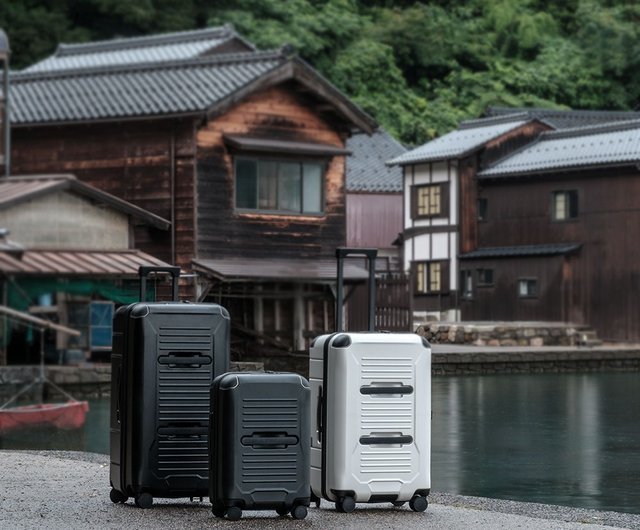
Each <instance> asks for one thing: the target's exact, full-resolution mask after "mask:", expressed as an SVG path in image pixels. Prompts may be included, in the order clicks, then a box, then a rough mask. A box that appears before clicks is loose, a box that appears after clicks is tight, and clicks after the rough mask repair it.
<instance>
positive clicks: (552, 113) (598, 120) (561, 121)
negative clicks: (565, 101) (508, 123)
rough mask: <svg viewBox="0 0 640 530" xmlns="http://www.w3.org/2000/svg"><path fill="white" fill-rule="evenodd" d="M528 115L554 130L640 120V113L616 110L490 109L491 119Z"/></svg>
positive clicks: (488, 113) (487, 113)
mask: <svg viewBox="0 0 640 530" xmlns="http://www.w3.org/2000/svg"><path fill="white" fill-rule="evenodd" d="M523 112H524V113H526V114H527V115H528V116H529V117H530V118H538V119H540V120H542V121H545V122H546V123H548V124H549V125H551V126H552V127H553V128H554V129H572V128H575V127H585V126H590V125H600V124H603V123H611V122H616V121H629V120H637V119H640V112H632V111H614V110H570V109H566V110H565V109H544V108H539V107H529V108H527V107H489V108H488V109H487V112H486V115H487V116H489V117H496V116H506V115H512V114H522V113H523Z"/></svg>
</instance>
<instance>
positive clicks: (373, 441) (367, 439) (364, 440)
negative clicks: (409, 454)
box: [360, 435, 413, 445]
mask: <svg viewBox="0 0 640 530" xmlns="http://www.w3.org/2000/svg"><path fill="white" fill-rule="evenodd" d="M412 442H413V436H409V435H405V436H361V437H360V444H361V445H397V444H401V445H402V444H410V443H412Z"/></svg>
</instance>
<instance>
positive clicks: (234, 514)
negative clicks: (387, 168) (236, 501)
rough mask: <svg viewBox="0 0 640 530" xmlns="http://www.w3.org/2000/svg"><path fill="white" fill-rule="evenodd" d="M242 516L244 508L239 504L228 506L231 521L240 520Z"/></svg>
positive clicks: (228, 515)
mask: <svg viewBox="0 0 640 530" xmlns="http://www.w3.org/2000/svg"><path fill="white" fill-rule="evenodd" d="M240 517H242V510H241V509H240V508H238V507H237V506H230V507H229V508H227V518H228V519H229V521H239V520H240Z"/></svg>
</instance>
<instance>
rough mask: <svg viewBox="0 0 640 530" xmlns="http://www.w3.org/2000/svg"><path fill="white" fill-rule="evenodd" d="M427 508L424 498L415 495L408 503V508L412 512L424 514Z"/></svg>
mask: <svg viewBox="0 0 640 530" xmlns="http://www.w3.org/2000/svg"><path fill="white" fill-rule="evenodd" d="M427 506H429V501H428V500H427V498H426V497H422V496H421V495H415V496H413V497H412V498H411V500H410V501H409V508H411V509H412V510H413V511H414V512H424V511H425V510H426V509H427Z"/></svg>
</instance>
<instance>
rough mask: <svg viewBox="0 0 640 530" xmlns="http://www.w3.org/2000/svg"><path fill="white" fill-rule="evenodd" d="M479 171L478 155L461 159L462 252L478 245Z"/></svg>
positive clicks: (460, 249)
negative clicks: (477, 178) (477, 175)
mask: <svg viewBox="0 0 640 530" xmlns="http://www.w3.org/2000/svg"><path fill="white" fill-rule="evenodd" d="M477 171H478V160H477V155H472V156H470V157H468V158H465V159H463V160H461V161H460V163H459V165H458V174H459V179H460V186H459V187H460V199H459V206H458V207H459V209H460V210H459V212H460V214H459V215H460V217H459V219H460V248H459V251H460V253H461V254H464V253H465V252H471V251H472V250H475V249H476V248H477V246H478V204H477V203H478V183H477V180H476V174H477Z"/></svg>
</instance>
